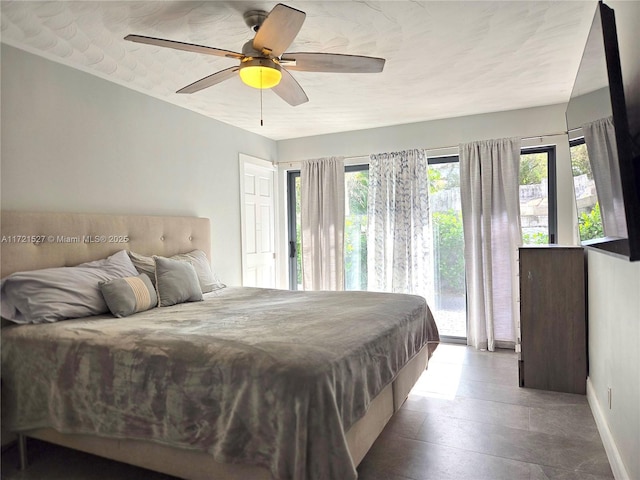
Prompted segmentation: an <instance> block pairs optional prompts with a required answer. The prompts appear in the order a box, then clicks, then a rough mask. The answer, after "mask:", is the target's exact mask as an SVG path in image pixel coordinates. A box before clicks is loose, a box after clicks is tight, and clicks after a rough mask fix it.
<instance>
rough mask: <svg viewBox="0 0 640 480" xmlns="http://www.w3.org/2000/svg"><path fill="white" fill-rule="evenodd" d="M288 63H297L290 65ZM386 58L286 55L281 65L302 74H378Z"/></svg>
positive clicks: (331, 54) (335, 54)
mask: <svg viewBox="0 0 640 480" xmlns="http://www.w3.org/2000/svg"><path fill="white" fill-rule="evenodd" d="M287 62H296V63H295V65H288V64H287ZM384 62H385V59H384V58H377V57H364V56H361V55H342V54H339V53H289V52H287V53H285V54H283V55H282V59H281V63H282V65H283V66H284V67H286V68H287V69H289V70H296V71H301V72H337V73H378V72H381V71H382V69H383V68H384Z"/></svg>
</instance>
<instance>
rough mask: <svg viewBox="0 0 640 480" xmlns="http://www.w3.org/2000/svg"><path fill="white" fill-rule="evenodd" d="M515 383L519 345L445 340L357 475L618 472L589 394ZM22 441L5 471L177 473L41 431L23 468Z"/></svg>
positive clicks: (135, 479)
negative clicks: (495, 347)
mask: <svg viewBox="0 0 640 480" xmlns="http://www.w3.org/2000/svg"><path fill="white" fill-rule="evenodd" d="M517 385H518V374H517V364H516V358H515V355H514V353H513V352H508V351H502V352H495V353H489V352H478V351H476V350H473V349H471V348H469V347H465V346H458V345H448V344H442V345H440V346H439V347H438V349H437V350H436V353H435V355H434V357H433V358H432V360H431V362H430V363H429V368H428V370H427V371H426V372H425V373H424V375H423V376H422V377H421V378H420V380H419V381H418V384H417V385H416V386H415V388H414V389H413V391H412V392H411V394H410V396H409V398H408V399H407V401H406V402H405V404H404V406H403V407H402V408H401V409H400V411H399V412H398V413H397V414H396V415H395V416H394V417H393V418H392V420H391V422H390V423H389V425H388V426H387V428H386V429H385V430H384V432H383V433H382V435H381V436H380V438H378V440H377V441H376V443H375V444H374V445H373V447H372V449H371V451H370V452H369V454H368V455H367V456H366V457H365V459H364V460H363V462H362V463H361V465H360V467H359V468H358V473H359V476H358V478H359V480H423V479H424V480H427V479H429V480H485V479H486V480H498V479H508V480H604V479H609V480H610V479H613V475H612V473H611V469H610V467H609V463H608V461H607V457H606V454H605V451H604V448H603V446H602V442H601V441H600V437H599V436H598V432H597V429H596V426H595V422H594V420H593V417H592V415H591V411H590V410H589V406H588V405H587V400H586V397H584V396H582V395H570V394H562V393H554V392H546V391H541V390H530V389H522V388H519V387H518V386H517ZM16 450H17V449H16V448H10V449H8V450H6V451H5V452H4V453H3V454H2V478H3V479H5V480H173V477H169V476H166V475H161V474H157V473H154V472H149V471H146V470H142V469H138V468H134V467H131V466H128V465H124V464H120V463H117V462H112V461H108V460H104V459H100V458H97V457H93V456H91V455H87V454H83V453H80V452H74V451H70V450H67V449H64V448H61V447H57V446H52V445H49V444H46V443H43V442H36V441H31V442H30V450H29V454H30V461H31V465H30V467H29V468H28V469H27V470H26V471H23V472H20V471H18V470H17V469H16V467H15V466H16V464H17V451H16ZM247 480H250V479H247ZM331 480H340V479H331Z"/></svg>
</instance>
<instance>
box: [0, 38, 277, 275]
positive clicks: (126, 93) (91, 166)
mask: <svg viewBox="0 0 640 480" xmlns="http://www.w3.org/2000/svg"><path fill="white" fill-rule="evenodd" d="M1 95H2V118H1V121H2V151H1V153H2V164H1V173H2V196H1V198H2V208H3V209H14V210H39V211H68V212H89V213H92V212H101V213H140V214H149V215H155V214H157V215H195V216H202V217H208V218H210V219H211V222H212V230H213V232H212V256H213V259H212V261H213V266H214V268H215V269H216V271H217V272H218V274H219V276H220V278H221V279H222V280H223V281H224V282H225V283H228V284H230V285H235V284H240V281H241V259H240V256H241V252H240V249H241V247H240V245H241V237H240V235H241V234H240V200H239V198H240V193H239V182H240V180H239V164H238V154H239V153H246V154H249V155H252V156H255V157H259V158H264V159H267V160H273V159H275V154H276V143H275V142H274V141H272V140H269V139H266V138H264V137H261V136H258V135H255V134H252V133H249V132H246V131H244V130H241V129H238V128H235V127H231V126H229V125H227V124H224V123H221V122H218V121H216V120H212V119H210V118H207V117H205V116H203V115H200V114H197V113H193V112H190V111H188V110H185V109H183V108H180V107H177V106H175V105H171V104H169V103H166V102H163V101H160V100H158V99H155V98H152V97H149V96H146V95H143V94H140V93H137V92H135V91H133V90H130V89H127V88H124V87H121V86H118V85H115V84H113V83H110V82H108V81H105V80H102V79H100V78H97V77H95V76H92V75H89V74H86V73H83V72H80V71H78V70H74V69H71V68H69V67H66V66H63V65H60V64H57V63H54V62H51V61H48V60H45V59H43V58H41V57H38V56H35V55H32V54H29V53H26V52H23V51H20V50H17V49H15V48H12V47H9V46H6V45H4V44H3V45H2V91H1Z"/></svg>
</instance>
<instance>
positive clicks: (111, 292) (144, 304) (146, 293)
mask: <svg viewBox="0 0 640 480" xmlns="http://www.w3.org/2000/svg"><path fill="white" fill-rule="evenodd" d="M100 291H101V292H102V296H103V297H104V300H105V302H106V304H107V306H108V307H109V310H110V311H111V313H112V314H113V315H115V316H116V317H127V316H129V315H132V314H134V313H138V312H142V311H144V310H149V309H150V308H153V307H155V306H157V305H158V296H157V295H156V290H155V288H154V287H153V284H152V283H151V279H149V277H148V276H147V275H146V274H144V273H141V274H140V275H138V276H137V277H125V278H116V279H113V280H109V281H108V282H100Z"/></svg>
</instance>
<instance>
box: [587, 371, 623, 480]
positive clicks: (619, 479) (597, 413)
mask: <svg viewBox="0 0 640 480" xmlns="http://www.w3.org/2000/svg"><path fill="white" fill-rule="evenodd" d="M587 401H588V402H589V407H590V408H591V413H592V414H593V418H594V419H595V421H596V426H597V427H598V433H600V438H601V439H602V444H603V445H604V449H605V451H606V452H607V458H608V459H609V464H610V465H611V470H612V472H613V476H614V478H615V479H616V480H631V477H630V476H629V474H628V473H627V469H626V467H625V466H624V462H623V461H622V457H621V456H620V452H619V451H618V447H617V446H616V442H615V440H614V438H613V435H612V434H611V430H609V425H608V424H607V419H606V417H605V416H604V413H603V409H602V408H601V406H600V403H599V402H598V398H597V397H596V394H595V391H594V389H593V385H592V383H591V379H590V378H587Z"/></svg>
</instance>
